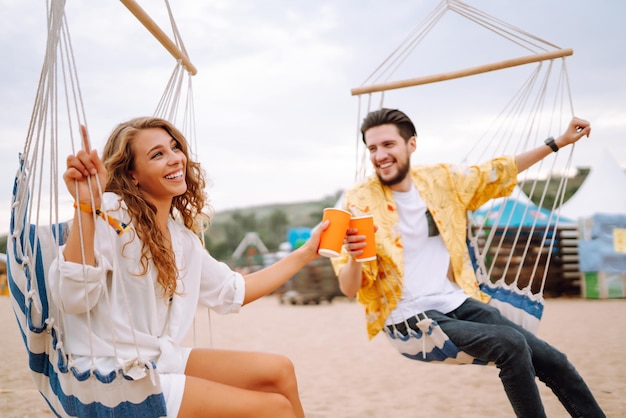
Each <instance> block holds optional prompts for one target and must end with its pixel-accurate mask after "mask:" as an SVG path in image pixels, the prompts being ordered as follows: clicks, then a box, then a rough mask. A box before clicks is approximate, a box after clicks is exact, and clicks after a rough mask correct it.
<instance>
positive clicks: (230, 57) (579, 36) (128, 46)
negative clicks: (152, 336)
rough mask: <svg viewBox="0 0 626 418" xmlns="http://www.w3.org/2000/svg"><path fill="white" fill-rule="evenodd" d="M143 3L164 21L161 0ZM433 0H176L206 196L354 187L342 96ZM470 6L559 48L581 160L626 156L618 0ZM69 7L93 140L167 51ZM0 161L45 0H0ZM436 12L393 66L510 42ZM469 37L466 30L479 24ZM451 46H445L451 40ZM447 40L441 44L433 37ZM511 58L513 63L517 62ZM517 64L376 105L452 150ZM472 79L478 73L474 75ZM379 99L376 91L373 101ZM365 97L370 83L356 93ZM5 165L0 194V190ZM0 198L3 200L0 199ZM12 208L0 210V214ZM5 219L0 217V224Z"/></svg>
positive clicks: (151, 102)
mask: <svg viewBox="0 0 626 418" xmlns="http://www.w3.org/2000/svg"><path fill="white" fill-rule="evenodd" d="M140 4H141V5H142V6H143V7H144V8H145V9H146V11H147V12H148V13H149V14H150V15H151V16H152V17H153V18H154V20H155V21H157V23H159V25H161V27H162V28H163V29H164V30H165V31H166V32H167V33H170V30H169V21H168V16H167V13H166V10H165V9H164V7H163V5H162V4H161V3H153V2H149V1H142V2H140ZM436 4H437V2H436V1H435V0H432V1H423V2H417V3H416V2H413V1H405V0H398V1H394V2H391V3H390V2H376V1H372V0H364V1H356V0H347V1H343V2H334V1H328V0H322V1H318V2H291V1H287V0H268V1H266V2H257V1H253V0H243V1H236V2H233V1H226V0H210V1H203V2H186V1H181V2H175V1H172V2H171V5H172V8H173V13H174V16H175V18H176V23H177V25H178V29H179V31H180V33H181V36H182V39H183V41H184V44H185V46H186V48H187V50H188V52H189V55H190V57H191V60H192V62H193V63H194V65H196V67H197V68H198V75H196V76H195V77H194V78H193V86H194V98H195V105H196V112H195V117H196V125H197V133H198V138H196V139H197V143H198V145H197V154H198V157H199V159H200V160H201V162H202V163H203V165H204V166H205V168H206V170H207V172H208V173H209V175H210V176H211V178H212V179H213V186H212V187H211V189H210V190H209V193H210V194H211V196H212V201H213V204H214V206H215V208H216V209H217V210H221V209H225V208H232V207H238V206H247V205H251V204H260V203H266V202H288V201H294V200H304V199H317V198H322V197H324V196H326V195H329V194H332V193H334V192H335V191H336V190H337V189H339V188H344V187H347V186H349V185H350V184H351V183H352V181H353V179H354V173H355V169H356V168H355V165H356V157H357V156H356V145H355V144H357V143H358V138H357V126H358V123H359V120H358V118H359V116H358V115H357V110H358V107H359V101H358V99H357V98H355V97H352V96H351V95H350V89H351V88H352V87H356V86H358V85H359V84H361V82H362V81H363V80H365V79H366V77H367V76H368V75H369V74H370V73H371V72H372V71H373V70H374V69H375V68H376V66H377V65H379V64H380V63H381V62H382V61H383V60H384V58H385V57H387V56H388V55H389V54H390V53H391V52H392V51H393V49H394V48H395V47H396V46H397V45H398V44H399V43H400V41H401V40H402V39H404V38H405V37H406V36H407V35H408V34H409V32H410V31H411V30H412V29H413V28H414V27H415V26H417V24H418V23H420V22H421V21H422V20H423V18H424V17H425V16H426V14H427V13H428V12H430V11H431V10H432V8H434V6H435V5H436ZM476 6H479V7H481V9H482V10H484V11H485V12H487V13H490V14H492V15H494V16H498V17H499V18H501V19H502V20H503V21H507V22H511V23H512V24H514V25H515V26H518V27H522V28H523V29H525V30H527V31H528V32H529V33H532V34H536V35H537V36H539V37H542V38H543V39H546V40H548V41H550V42H553V43H555V44H557V45H559V46H561V47H571V48H573V49H574V56H572V57H570V58H568V74H569V80H568V81H569V84H570V85H571V88H572V94H573V98H574V103H575V109H574V110H575V113H576V114H578V115H580V116H584V117H586V118H588V119H590V120H591V121H592V124H593V132H592V138H590V140H589V141H584V142H583V143H580V144H579V146H578V148H577V151H578V152H577V153H576V159H577V160H576V163H577V164H580V165H585V164H586V165H590V164H591V163H592V162H593V161H595V157H596V155H599V152H600V150H601V148H609V149H610V150H611V152H612V153H613V154H614V155H615V156H616V158H617V159H618V160H619V161H620V162H621V164H622V165H624V166H626V145H625V141H624V136H626V127H625V126H624V123H625V122H624V118H623V115H624V114H625V113H626V103H625V101H624V97H626V78H625V77H623V76H622V75H623V74H624V73H625V72H626V68H625V67H626V57H624V54H620V53H619V52H618V51H621V50H623V49H624V46H625V45H624V41H623V39H626V34H625V32H626V28H625V27H624V25H622V23H621V19H622V17H623V16H624V15H625V12H626V3H621V2H614V1H609V0H599V1H597V2H594V4H593V6H589V5H588V4H587V3H586V2H583V1H582V0H575V1H565V0H555V1H551V2H545V1H541V0H529V1H527V2H525V3H523V4H522V3H518V2H512V1H501V0H500V1H498V0H485V1H483V2H481V3H480V4H476ZM66 7H67V16H68V21H69V24H70V30H71V35H72V39H73V45H74V52H75V55H76V60H77V65H78V71H79V76H80V81H81V85H82V87H83V96H84V100H85V107H86V111H87V118H88V121H89V127H90V131H91V134H92V141H93V144H94V146H96V147H102V145H103V144H104V140H105V139H106V137H107V135H108V133H109V132H110V131H111V129H112V128H113V127H114V126H115V125H116V124H117V123H118V122H120V121H122V120H126V119H129V118H131V117H134V116H138V115H143V114H149V113H152V112H153V110H154V108H155V106H156V103H157V102H158V100H159V99H160V97H161V94H162V92H163V89H164V87H165V84H166V82H167V80H168V78H169V76H170V74H171V71H172V68H173V61H172V58H171V57H170V56H169V55H168V54H167V53H166V52H165V51H164V49H163V48H162V47H161V46H160V45H159V44H158V43H157V41H156V40H155V39H154V38H152V36H151V35H150V34H149V33H148V31H146V30H145V28H143V26H141V24H139V22H137V21H136V20H135V19H134V17H133V16H132V15H131V14H130V13H129V12H128V11H127V10H126V9H125V8H124V6H123V5H122V4H121V3H120V2H104V3H99V4H98V5H93V4H91V3H80V2H68V3H67V6H66ZM0 8H2V10H3V13H2V15H0V52H2V55H3V57H5V58H4V59H3V60H2V62H0V88H1V89H2V92H3V95H2V98H1V99H0V139H1V142H0V151H1V152H0V164H2V165H4V166H7V167H17V165H16V164H17V163H16V160H17V154H18V153H19V152H20V151H21V149H22V147H23V138H25V135H26V129H27V127H28V122H29V119H30V114H31V109H32V106H33V101H34V94H35V90H36V86H37V81H38V80H39V73H40V69H41V62H42V59H43V53H44V48H45V30H44V29H45V7H44V5H43V4H42V3H40V2H14V1H11V0H0ZM467 27H468V22H465V21H463V20H462V19H460V18H459V17H458V16H454V15H451V16H446V21H442V22H441V27H439V26H438V27H437V29H436V30H435V31H433V33H432V34H431V35H429V36H430V37H429V39H428V41H426V42H425V43H424V45H422V46H421V47H420V48H421V49H420V50H419V51H417V50H416V51H415V53H414V55H412V56H411V58H410V59H408V60H407V61H406V62H405V64H404V65H403V66H402V67H401V69H400V70H398V72H397V73H396V74H395V75H394V77H397V78H405V77H415V76H418V75H422V74H429V73H433V72H439V71H448V70H453V69H458V68H459V67H464V66H471V65H476V64H480V63H484V62H489V61H492V60H497V59H502V58H506V57H509V56H517V55H523V54H524V52H523V51H521V50H518V48H510V49H509V48H503V45H505V42H504V41H502V40H500V39H497V37H496V39H494V40H489V41H485V39H486V37H487V36H490V35H491V34H490V33H489V32H488V31H486V30H484V29H483V28H477V29H476V30H475V31H473V32H472V36H470V35H468V32H466V29H467ZM474 36H475V38H474ZM446 45H447V46H446ZM444 46H445V47H444ZM525 71H527V70H526V69H523V70H522V69H520V70H519V72H520V73H522V72H525ZM515 78H517V70H511V71H507V72H502V74H496V73H493V74H490V75H485V76H478V77H477V78H476V79H475V81H468V82H466V81H453V82H449V83H445V84H442V83H439V84H438V85H431V86H422V87H420V88H416V89H408V90H404V91H394V92H388V93H387V94H386V95H385V104H387V105H389V106H394V107H400V108H402V109H405V110H407V111H408V112H409V113H410V114H411V116H413V117H414V118H415V120H416V123H417V125H418V131H419V134H420V142H419V145H418V146H419V150H420V152H422V153H421V154H420V155H419V156H417V158H416V160H418V161H419V162H436V161H457V160H458V158H459V156H458V155H457V154H456V153H455V152H454V151H453V150H455V149H457V148H459V147H461V146H462V145H463V143H464V142H466V140H465V139H466V138H468V137H470V136H472V135H473V133H475V132H476V133H477V132H479V131H480V130H481V127H482V126H484V122H483V121H484V120H489V119H491V116H492V115H494V114H496V112H498V111H499V110H500V109H502V107H503V106H504V104H505V103H506V101H507V100H508V99H509V98H510V97H511V95H512V94H513V93H512V91H514V90H515V89H516V88H517V83H518V81H515V82H512V81H511V80H512V79H515ZM470 84H474V86H473V87H470V86H469V85H470ZM377 104H378V102H376V103H373V105H374V106H377ZM361 106H362V108H364V107H366V106H367V100H366V98H364V99H363V101H362V102H361ZM12 176H13V172H12V171H11V172H10V174H9V175H5V181H4V182H2V184H4V185H5V186H0V193H3V194H4V195H5V196H9V194H10V184H11V183H12ZM0 203H2V201H1V200H0ZM7 208H8V205H7V204H6V202H5V204H4V205H0V211H3V210H4V209H7ZM4 218H5V219H7V218H6V217H4ZM0 226H1V225H0Z"/></svg>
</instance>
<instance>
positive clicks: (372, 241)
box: [349, 215, 376, 262]
mask: <svg viewBox="0 0 626 418" xmlns="http://www.w3.org/2000/svg"><path fill="white" fill-rule="evenodd" d="M349 227H350V228H356V229H357V230H358V231H359V232H357V235H365V244H366V246H365V248H363V254H361V255H360V256H358V257H357V258H356V261H359V262H364V261H372V260H376V238H375V232H374V218H373V217H372V215H364V216H355V217H354V218H351V219H350V224H349Z"/></svg>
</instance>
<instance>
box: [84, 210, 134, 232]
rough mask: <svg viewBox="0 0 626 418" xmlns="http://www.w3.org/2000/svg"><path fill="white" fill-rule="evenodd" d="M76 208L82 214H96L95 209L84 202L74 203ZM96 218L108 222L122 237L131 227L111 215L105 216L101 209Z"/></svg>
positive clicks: (97, 211)
mask: <svg viewBox="0 0 626 418" xmlns="http://www.w3.org/2000/svg"><path fill="white" fill-rule="evenodd" d="M74 208H75V209H79V210H80V211H81V212H85V213H94V212H93V208H92V207H91V206H89V205H87V204H85V203H82V202H78V203H76V202H74ZM96 216H99V217H101V218H102V219H104V220H105V221H107V223H108V224H109V225H111V226H112V227H113V229H115V232H116V233H117V235H122V234H123V233H124V232H126V231H127V230H128V229H129V226H128V225H127V224H125V223H124V222H120V221H118V220H117V219H115V218H114V217H112V216H110V215H109V214H106V215H105V213H104V212H102V211H101V210H100V209H99V208H96Z"/></svg>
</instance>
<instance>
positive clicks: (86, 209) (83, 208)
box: [74, 202, 100, 215]
mask: <svg viewBox="0 0 626 418" xmlns="http://www.w3.org/2000/svg"><path fill="white" fill-rule="evenodd" d="M74 209H80V211H81V212H85V213H93V208H92V207H91V206H89V205H88V204H86V203H82V202H78V203H76V202H74ZM99 214H100V209H99V208H96V215H99Z"/></svg>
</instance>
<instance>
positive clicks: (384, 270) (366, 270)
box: [331, 157, 517, 338]
mask: <svg viewBox="0 0 626 418" xmlns="http://www.w3.org/2000/svg"><path fill="white" fill-rule="evenodd" d="M411 177H412V179H413V182H414V183H415V186H416V187H417V190H418V191H419V193H420V196H421V197H422V199H423V200H424V202H425V203H426V206H427V207H428V209H429V210H430V213H431V214H432V217H433V220H434V222H435V224H436V225H437V228H438V229H439V233H440V234H441V238H442V239H443V242H444V243H445V245H446V248H447V249H448V251H449V252H450V265H451V268H452V274H453V277H454V280H455V281H456V283H457V284H458V285H459V286H460V287H461V288H462V289H463V290H464V291H465V292H466V293H467V294H468V295H470V296H472V297H474V298H476V299H479V300H482V301H484V302H487V301H488V300H489V297H488V296H487V295H486V294H484V293H482V292H481V291H480V290H479V288H478V283H477V281H476V275H475V274H474V269H473V268H472V264H471V261H470V256H469V252H468V249H467V244H466V235H467V211H468V210H475V209H477V208H478V207H480V206H481V205H483V204H484V203H485V202H487V201H488V200H489V199H491V198H495V197H501V196H507V195H509V194H511V193H512V191H513V189H514V187H515V184H516V179H517V165H516V163H515V159H514V157H501V158H496V159H494V160H491V161H488V162H486V163H484V164H482V165H480V166H469V167H458V166H452V165H447V164H438V165H432V166H415V167H412V169H411ZM343 202H344V203H343V204H344V208H345V209H347V210H349V211H350V212H352V214H353V215H361V214H366V213H367V214H371V215H373V216H374V222H375V223H376V225H377V226H378V230H377V232H376V252H377V259H376V260H374V261H368V262H364V263H363V275H362V283H361V288H360V289H359V292H358V294H357V300H358V301H359V303H361V304H363V305H364V306H365V314H366V320H367V331H368V335H369V338H373V337H374V336H375V335H376V334H378V332H379V331H381V330H382V329H383V327H384V324H385V320H386V319H387V317H388V316H389V314H390V312H391V311H393V309H394V308H395V307H396V300H399V298H400V296H401V294H402V278H403V269H404V251H403V246H402V239H401V237H400V231H399V226H398V220H399V217H398V212H397V210H396V203H395V200H394V198H393V194H392V192H391V189H390V188H389V187H387V186H383V185H382V184H381V183H380V181H379V180H378V178H377V177H376V175H372V176H371V177H369V178H368V179H367V180H366V181H365V182H363V183H361V184H359V185H357V186H355V187H354V188H352V189H350V190H348V191H347V192H346V193H345V196H344V201H343ZM348 257H349V255H348V254H347V252H346V251H345V250H344V251H343V252H342V254H341V255H340V256H339V257H337V258H333V259H331V261H332V263H333V267H334V269H335V272H337V273H338V272H339V270H340V269H341V268H342V267H343V266H344V265H345V264H346V263H347V262H348Z"/></svg>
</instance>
